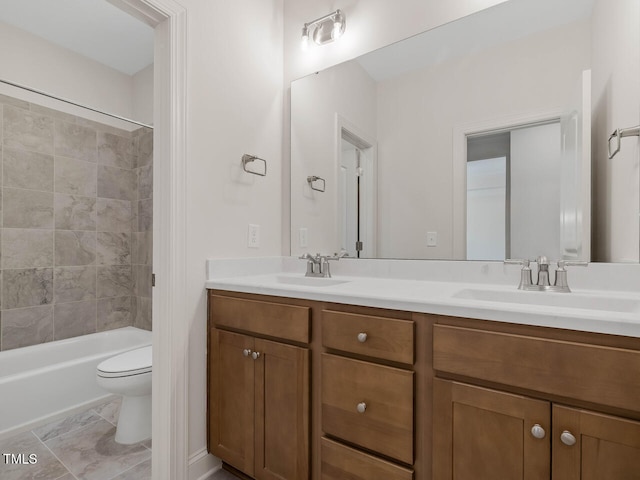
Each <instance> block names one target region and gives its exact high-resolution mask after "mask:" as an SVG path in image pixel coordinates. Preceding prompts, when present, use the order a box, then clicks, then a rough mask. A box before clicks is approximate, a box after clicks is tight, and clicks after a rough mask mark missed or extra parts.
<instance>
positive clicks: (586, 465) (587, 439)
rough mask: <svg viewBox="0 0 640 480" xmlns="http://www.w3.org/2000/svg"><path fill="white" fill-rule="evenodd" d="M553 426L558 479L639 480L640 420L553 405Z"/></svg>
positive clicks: (554, 454) (555, 475) (554, 457)
mask: <svg viewBox="0 0 640 480" xmlns="http://www.w3.org/2000/svg"><path fill="white" fill-rule="evenodd" d="M553 425H554V431H553V440H552V443H553V478H554V479H555V480H612V479H616V480H640V423H639V422H634V421H631V420H626V419H623V418H618V417H611V416H607V415H602V414H598V413H593V412H588V411H584V410H577V409H573V408H568V407H563V406H558V405H554V407H553ZM574 441H575V443H573V442H574Z"/></svg>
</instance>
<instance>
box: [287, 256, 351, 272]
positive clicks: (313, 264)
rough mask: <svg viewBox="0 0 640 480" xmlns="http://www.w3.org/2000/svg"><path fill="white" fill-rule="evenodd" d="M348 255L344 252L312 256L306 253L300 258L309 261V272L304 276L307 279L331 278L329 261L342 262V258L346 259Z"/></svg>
mask: <svg viewBox="0 0 640 480" xmlns="http://www.w3.org/2000/svg"><path fill="white" fill-rule="evenodd" d="M347 255H348V253H347V252H346V251H342V252H340V253H339V254H337V253H334V254H333V255H320V254H319V253H316V254H315V255H311V254H310V253H304V254H302V255H300V256H299V257H298V258H300V259H301V260H306V261H307V272H306V273H305V274H304V276H305V277H326V278H330V277H331V269H330V268H329V260H340V259H341V258H342V257H346V256H347Z"/></svg>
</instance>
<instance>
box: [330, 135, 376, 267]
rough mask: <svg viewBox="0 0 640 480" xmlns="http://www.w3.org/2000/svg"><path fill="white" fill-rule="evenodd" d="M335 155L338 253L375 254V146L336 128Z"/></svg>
mask: <svg viewBox="0 0 640 480" xmlns="http://www.w3.org/2000/svg"><path fill="white" fill-rule="evenodd" d="M338 151H339V155H338V162H337V163H338V212H339V215H338V236H339V239H338V240H339V242H338V243H339V246H340V253H343V252H346V254H347V256H348V257H351V258H374V257H375V235H374V232H375V147H374V145H373V142H371V141H367V140H364V139H363V138H361V137H360V136H357V135H356V134H354V133H353V132H351V131H350V130H348V129H347V128H344V127H342V128H341V129H340V146H339V149H338Z"/></svg>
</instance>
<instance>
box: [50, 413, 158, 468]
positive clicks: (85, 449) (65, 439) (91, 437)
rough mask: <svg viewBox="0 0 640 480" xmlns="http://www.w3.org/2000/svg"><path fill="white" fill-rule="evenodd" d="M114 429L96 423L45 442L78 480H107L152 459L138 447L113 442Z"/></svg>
mask: <svg viewBox="0 0 640 480" xmlns="http://www.w3.org/2000/svg"><path fill="white" fill-rule="evenodd" d="M115 431H116V429H115V427H114V426H113V425H112V424H111V423H109V422H107V421H106V420H98V421H96V422H93V423H91V424H89V425H87V426H85V427H82V428H79V429H77V430H75V431H73V432H70V433H67V434H64V435H60V436H58V437H56V438H53V439H51V440H48V441H47V442H45V444H46V445H47V447H49V449H50V450H51V451H52V452H53V453H54V454H55V455H56V456H57V457H58V458H59V459H60V461H61V462H62V463H64V465H65V466H66V467H67V468H68V469H69V471H70V472H71V473H72V474H73V475H75V476H76V477H77V478H78V479H85V480H107V479H111V478H113V477H114V476H116V475H118V474H120V473H122V472H125V471H126V470H128V469H130V468H131V467H133V466H135V465H138V464H139V463H141V462H143V461H145V460H147V459H149V458H151V451H150V450H149V449H148V448H146V447H144V446H143V445H141V444H133V445H120V444H118V443H116V442H115V439H114V437H115Z"/></svg>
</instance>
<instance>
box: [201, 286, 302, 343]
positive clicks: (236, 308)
mask: <svg viewBox="0 0 640 480" xmlns="http://www.w3.org/2000/svg"><path fill="white" fill-rule="evenodd" d="M209 302H210V308H209V312H210V318H211V319H212V321H213V324H214V325H215V326H216V327H220V328H225V327H227V328H232V329H234V330H243V331H246V332H250V333H255V334H259V335H265V336H269V337H275V338H282V339H285V340H291V341H293V342H300V343H309V339H310V328H309V323H310V320H309V319H310V315H311V309H310V308H309V307H300V306H296V305H286V304H283V303H272V302H261V301H257V300H246V299H244V298H234V297H225V296H222V295H215V294H213V293H211V294H210V295H209Z"/></svg>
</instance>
